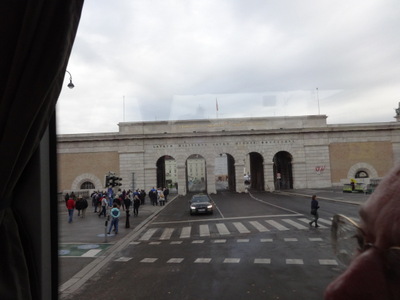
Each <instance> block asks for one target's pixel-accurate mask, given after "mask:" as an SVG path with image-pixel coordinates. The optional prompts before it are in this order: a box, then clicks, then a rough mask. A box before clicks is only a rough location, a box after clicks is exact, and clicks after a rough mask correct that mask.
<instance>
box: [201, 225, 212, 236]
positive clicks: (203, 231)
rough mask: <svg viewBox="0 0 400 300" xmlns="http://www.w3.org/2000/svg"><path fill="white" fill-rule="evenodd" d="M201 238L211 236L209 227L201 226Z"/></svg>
mask: <svg viewBox="0 0 400 300" xmlns="http://www.w3.org/2000/svg"><path fill="white" fill-rule="evenodd" d="M200 236H210V228H209V227H208V225H200Z"/></svg>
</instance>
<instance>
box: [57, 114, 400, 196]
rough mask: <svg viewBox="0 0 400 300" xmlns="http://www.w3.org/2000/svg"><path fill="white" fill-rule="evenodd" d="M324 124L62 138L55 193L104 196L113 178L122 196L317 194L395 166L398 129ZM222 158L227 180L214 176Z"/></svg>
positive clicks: (232, 123)
mask: <svg viewBox="0 0 400 300" xmlns="http://www.w3.org/2000/svg"><path fill="white" fill-rule="evenodd" d="M326 119H327V117H326V116H325V115H309V116H296V117H265V118H239V119H210V120H184V121H154V122H134V123H128V122H126V123H125V122H124V123H120V124H119V132H115V133H95V134H72V135H59V136H58V150H57V151H58V170H59V191H60V192H66V191H81V190H89V191H92V190H104V189H105V187H104V178H105V175H106V174H107V173H108V172H110V171H111V172H115V173H116V174H117V175H118V176H119V177H121V178H122V181H121V182H122V186H121V188H122V189H126V190H128V189H136V188H140V189H144V190H145V191H148V190H149V189H151V188H152V187H157V186H166V185H170V186H171V187H176V188H177V191H178V193H179V194H183V195H184V194H186V193H188V192H189V191H192V190H200V191H204V192H207V193H211V194H212V193H216V192H217V191H218V190H219V188H221V184H222V186H223V188H224V189H230V190H233V191H237V192H245V190H246V188H251V189H257V190H269V191H273V190H276V189H298V188H321V187H331V186H338V185H342V184H344V183H349V182H350V179H352V178H355V179H356V180H357V181H361V182H365V183H368V182H369V180H370V179H371V178H380V177H382V176H384V175H385V174H386V173H387V172H388V170H389V169H390V168H391V167H392V166H393V165H394V164H395V163H396V162H397V161H399V159H400V122H385V123H368V124H345V125H343V124H341V125H328V124H327V122H326ZM221 159H222V161H223V162H222V163H223V164H225V165H226V176H223V175H221V174H219V175H217V174H216V172H217V169H218V170H219V171H218V172H219V173H221V171H220V169H221V166H220V164H221ZM192 168H193V169H192ZM201 172H202V173H201ZM200 173H201V174H200ZM195 174H197V175H195ZM246 176H247V177H246ZM244 178H248V180H244Z"/></svg>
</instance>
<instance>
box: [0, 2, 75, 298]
mask: <svg viewBox="0 0 400 300" xmlns="http://www.w3.org/2000/svg"><path fill="white" fill-rule="evenodd" d="M82 6H83V0H47V1H46V0H25V1H23V0H3V1H1V2H0V41H1V47H0V161H1V162H0V166H1V167H0V171H1V172H0V178H1V180H0V183H1V184H0V257H1V262H0V299H23V300H27V299H35V298H36V297H37V295H35V293H33V292H32V289H33V286H34V285H35V284H36V283H35V282H33V281H34V280H35V279H37V278H34V277H33V276H32V274H35V273H37V272H35V270H31V269H30V268H31V266H32V265H33V264H30V262H29V259H31V258H30V257H32V255H31V254H32V253H29V251H30V245H27V244H26V239H22V238H21V236H22V235H23V232H21V230H22V228H23V224H21V221H20V218H19V216H18V212H17V211H16V210H15V209H14V208H13V197H14V195H15V193H16V189H17V188H18V185H17V183H18V180H19V179H20V177H21V175H22V174H23V172H24V170H25V168H26V166H27V164H28V162H29V160H30V159H31V157H32V155H33V154H34V153H35V151H36V150H37V149H38V146H39V143H40V140H41V138H42V136H43V134H44V132H45V130H46V129H47V127H48V125H49V122H50V120H51V118H52V116H53V114H54V111H55V105H56V102H57V99H58V96H59V94H60V91H61V87H62V84H63V79H64V76H65V70H66V66H67V63H68V59H69V56H70V53H71V49H72V45H73V42H74V39H75V35H76V31H77V28H78V24H79V19H80V15H81V11H82ZM32 201H40V199H35V200H32ZM33 207H34V204H33ZM22 222H23V220H22Z"/></svg>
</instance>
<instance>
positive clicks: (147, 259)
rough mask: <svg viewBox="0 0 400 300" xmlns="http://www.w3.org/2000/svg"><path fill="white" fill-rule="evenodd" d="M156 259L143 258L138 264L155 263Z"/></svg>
mask: <svg viewBox="0 0 400 300" xmlns="http://www.w3.org/2000/svg"><path fill="white" fill-rule="evenodd" d="M157 259H158V258H153V257H148V258H143V259H142V260H141V261H140V262H141V263H154V262H156V261H157Z"/></svg>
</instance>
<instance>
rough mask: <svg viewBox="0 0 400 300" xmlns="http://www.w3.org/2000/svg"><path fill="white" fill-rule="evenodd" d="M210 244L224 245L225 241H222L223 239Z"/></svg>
mask: <svg viewBox="0 0 400 300" xmlns="http://www.w3.org/2000/svg"><path fill="white" fill-rule="evenodd" d="M212 242H213V243H214V244H224V243H226V240H223V239H221V240H213V241H212Z"/></svg>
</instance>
